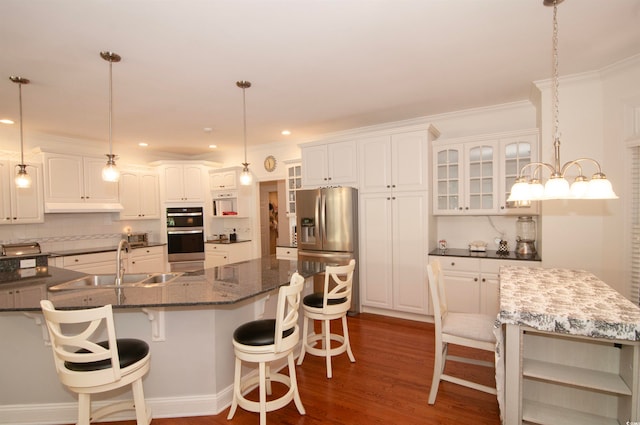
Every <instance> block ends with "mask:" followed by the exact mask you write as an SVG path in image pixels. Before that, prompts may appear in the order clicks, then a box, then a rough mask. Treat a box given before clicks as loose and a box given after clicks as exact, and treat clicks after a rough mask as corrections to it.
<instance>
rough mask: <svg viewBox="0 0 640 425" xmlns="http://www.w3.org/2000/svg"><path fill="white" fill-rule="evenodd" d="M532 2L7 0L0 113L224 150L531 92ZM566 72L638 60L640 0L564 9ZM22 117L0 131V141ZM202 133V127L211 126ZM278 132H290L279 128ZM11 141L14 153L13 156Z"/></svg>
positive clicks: (538, 48)
mask: <svg viewBox="0 0 640 425" xmlns="http://www.w3.org/2000/svg"><path fill="white" fill-rule="evenodd" d="M542 3H543V2H542V0H517V1H514V0H482V1H480V0H252V1H249V0H233V1H232V0H83V1H78V0H29V1H26V0H2V2H1V3H0V40H2V46H1V47H0V52H1V53H0V58H1V59H0V76H1V77H2V80H0V118H12V119H14V120H15V121H19V108H18V89H17V85H16V84H14V83H12V82H11V81H10V80H9V78H8V77H9V76H11V75H19V76H22V77H26V78H28V79H30V80H31V84H29V85H26V86H23V105H24V106H23V111H24V117H23V118H24V119H23V121H24V134H25V145H26V146H28V145H29V143H30V142H29V139H30V137H35V136H34V135H36V136H38V135H48V136H50V137H59V138H62V139H73V140H81V141H85V142H86V143H94V144H102V145H103V146H105V148H106V146H107V145H106V144H105V143H106V142H107V140H108V134H109V131H108V113H109V109H108V108H109V106H108V105H109V97H108V87H109V85H108V83H109V64H108V62H106V61H104V60H103V59H101V57H100V55H99V53H100V51H103V50H110V51H113V52H116V53H118V54H119V55H121V56H122V61H121V62H119V63H114V64H113V105H114V112H113V144H114V151H115V152H117V151H118V148H119V147H120V148H122V147H123V146H133V145H135V144H137V143H138V142H147V143H148V144H149V146H148V147H147V148H146V149H148V150H149V151H150V152H154V153H156V154H157V155H159V156H161V155H165V154H167V155H184V156H187V157H197V156H202V155H206V154H210V152H212V150H211V149H210V148H209V147H208V146H209V145H210V144H216V145H217V146H218V148H217V151H216V152H219V153H220V154H221V155H223V154H224V152H228V151H229V150H231V149H237V148H238V147H239V146H242V143H243V131H242V90H241V89H240V88H238V87H237V86H236V81H237V80H249V81H251V82H252V84H253V86H252V87H251V88H249V89H247V90H246V103H247V143H248V144H249V145H250V146H253V145H258V144H266V143H278V142H281V141H285V140H286V141H289V140H296V141H308V140H312V139H313V138H314V137H318V136H319V135H323V134H328V133H333V132H339V131H343V130H347V129H351V128H356V127H362V126H369V125H375V124H379V123H384V122H391V121H398V120H404V119H411V118H417V117H423V116H429V115H434V114H439V113H445V112H450V111H457V110H462V109H467V108H474V107H479V106H488V105H495V104H501V103H508V102H513V101H520V100H526V99H528V97H529V92H530V88H531V82H532V81H536V80H544V79H547V78H549V77H550V75H551V59H552V55H551V34H552V11H553V9H552V8H550V7H545V6H543V4H542ZM558 19H559V32H560V34H559V37H560V74H561V75H567V74H573V73H578V72H583V71H592V70H597V69H600V68H602V67H603V66H606V65H608V64H611V63H614V62H616V61H619V60H622V59H624V58H627V57H630V56H633V55H636V54H639V53H640V0H608V1H603V0H567V1H565V2H563V3H562V4H561V5H560V6H559V7H558ZM18 128H19V126H18V125H14V126H8V125H2V124H0V144H1V145H0V147H2V148H5V149H6V148H8V147H9V146H8V145H12V144H14V143H15V142H14V141H15V140H16V139H15V138H14V137H15V135H16V134H19V133H17V129H18ZM206 128H209V129H210V130H209V131H206V130H205V129H206ZM284 129H288V130H290V131H291V132H292V134H291V135H290V136H283V135H281V134H280V133H281V131H282V130H284ZM17 147H18V146H17V145H15V149H17Z"/></svg>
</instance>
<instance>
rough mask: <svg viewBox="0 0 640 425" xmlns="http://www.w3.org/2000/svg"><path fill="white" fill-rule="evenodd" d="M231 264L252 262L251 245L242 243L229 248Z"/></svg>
mask: <svg viewBox="0 0 640 425" xmlns="http://www.w3.org/2000/svg"><path fill="white" fill-rule="evenodd" d="M228 256H229V263H239V262H240V261H247V260H250V259H251V257H252V255H251V243H250V242H242V243H236V244H231V245H229V247H228Z"/></svg>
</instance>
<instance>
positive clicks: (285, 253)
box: [276, 246, 298, 260]
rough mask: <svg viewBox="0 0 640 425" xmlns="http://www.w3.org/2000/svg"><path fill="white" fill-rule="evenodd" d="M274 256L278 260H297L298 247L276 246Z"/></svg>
mask: <svg viewBox="0 0 640 425" xmlns="http://www.w3.org/2000/svg"><path fill="white" fill-rule="evenodd" d="M276 258H277V259H278V260H297V259H298V248H292V247H290V246H277V247H276Z"/></svg>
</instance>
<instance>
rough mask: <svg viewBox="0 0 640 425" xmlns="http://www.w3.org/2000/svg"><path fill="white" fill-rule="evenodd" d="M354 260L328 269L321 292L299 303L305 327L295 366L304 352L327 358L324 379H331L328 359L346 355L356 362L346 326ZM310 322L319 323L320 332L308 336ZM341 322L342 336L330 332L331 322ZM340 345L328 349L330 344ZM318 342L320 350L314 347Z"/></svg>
mask: <svg viewBox="0 0 640 425" xmlns="http://www.w3.org/2000/svg"><path fill="white" fill-rule="evenodd" d="M355 267H356V260H353V259H352V260H351V261H349V264H348V265H346V266H327V267H326V269H325V272H324V291H323V292H317V293H314V294H310V295H307V296H306V297H304V300H302V309H303V312H304V325H303V331H302V350H301V351H300V357H298V365H301V364H302V361H303V360H304V355H305V353H309V354H313V355H314V356H321V357H326V360H327V378H331V376H332V371H331V357H332V356H337V355H339V354H342V353H344V352H345V351H346V352H347V355H348V356H349V360H351V363H355V361H356V359H355V357H354V356H353V352H352V351H351V343H350V342H349V329H348V327H347V311H349V307H351V287H352V284H353V271H354V270H355ZM309 319H310V320H311V323H312V326H313V323H314V320H321V321H322V333H321V334H314V335H311V336H309ZM335 319H342V333H343V335H338V334H333V333H331V320H335ZM332 340H333V341H337V342H338V343H339V344H340V345H339V346H337V347H333V348H332V347H331V341H332ZM318 341H321V342H322V344H321V347H320V348H318V347H315V345H316V344H317V342H318Z"/></svg>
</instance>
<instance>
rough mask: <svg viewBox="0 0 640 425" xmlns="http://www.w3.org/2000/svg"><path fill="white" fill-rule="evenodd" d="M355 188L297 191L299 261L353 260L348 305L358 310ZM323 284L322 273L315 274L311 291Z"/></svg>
mask: <svg viewBox="0 0 640 425" xmlns="http://www.w3.org/2000/svg"><path fill="white" fill-rule="evenodd" d="M357 217H358V191H357V189H355V188H352V187H330V188H321V189H307V190H299V191H297V192H296V227H297V230H298V235H297V237H298V262H301V261H318V262H321V263H326V264H327V265H345V264H348V263H349V260H351V259H352V258H354V259H355V260H356V270H355V272H354V275H353V288H352V294H353V296H352V298H351V301H352V303H351V309H350V310H349V314H352V315H353V314H357V313H359V311H360V307H359V306H360V289H359V284H358V220H357ZM323 288H324V273H321V274H318V275H316V276H315V277H314V291H315V292H321V291H322V289H323Z"/></svg>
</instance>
